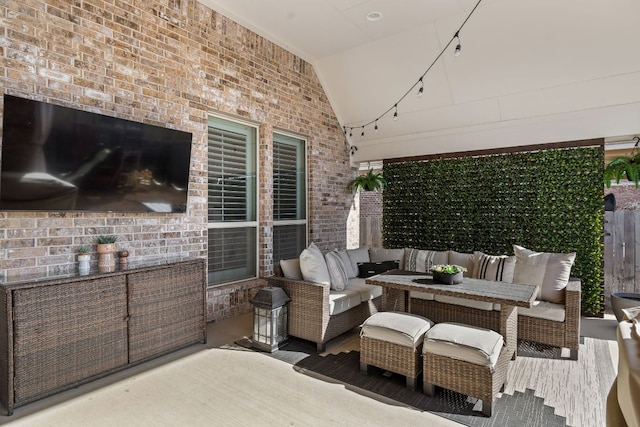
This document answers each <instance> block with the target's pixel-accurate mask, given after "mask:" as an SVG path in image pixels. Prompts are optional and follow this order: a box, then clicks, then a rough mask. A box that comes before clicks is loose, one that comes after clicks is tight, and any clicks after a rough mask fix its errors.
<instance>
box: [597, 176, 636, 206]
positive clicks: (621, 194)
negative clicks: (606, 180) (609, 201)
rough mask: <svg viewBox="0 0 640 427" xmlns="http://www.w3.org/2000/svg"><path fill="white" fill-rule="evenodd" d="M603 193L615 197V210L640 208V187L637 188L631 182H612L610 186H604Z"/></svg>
mask: <svg viewBox="0 0 640 427" xmlns="http://www.w3.org/2000/svg"><path fill="white" fill-rule="evenodd" d="M604 194H605V196H606V195H607V194H613V195H614V196H615V197H616V209H617V210H632V211H637V210H640V188H638V189H637V188H636V186H635V185H633V184H629V183H625V184H622V183H621V184H620V185H615V184H614V185H612V186H611V188H605V189H604Z"/></svg>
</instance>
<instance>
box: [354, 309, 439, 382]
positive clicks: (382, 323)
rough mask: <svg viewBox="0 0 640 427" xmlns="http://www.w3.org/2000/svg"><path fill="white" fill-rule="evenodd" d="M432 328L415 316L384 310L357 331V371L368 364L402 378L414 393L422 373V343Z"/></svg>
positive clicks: (430, 323) (365, 370)
mask: <svg viewBox="0 0 640 427" xmlns="http://www.w3.org/2000/svg"><path fill="white" fill-rule="evenodd" d="M431 325H433V322H431V321H430V320H429V319H425V318H424V317H421V316H417V315H415V314H408V313H397V312H391V311H385V312H380V313H376V314H374V315H373V316H371V317H369V318H368V319H367V320H366V321H365V322H364V323H363V324H362V329H361V331H360V371H361V372H362V373H364V374H367V373H368V369H369V365H372V366H376V367H378V368H382V369H384V370H387V371H391V372H395V373H396V374H400V375H404V376H405V377H406V380H407V388H409V389H411V390H415V388H416V380H417V379H418V378H419V376H420V372H422V356H421V350H422V341H423V339H424V334H425V332H427V331H428V330H429V328H430V327H431Z"/></svg>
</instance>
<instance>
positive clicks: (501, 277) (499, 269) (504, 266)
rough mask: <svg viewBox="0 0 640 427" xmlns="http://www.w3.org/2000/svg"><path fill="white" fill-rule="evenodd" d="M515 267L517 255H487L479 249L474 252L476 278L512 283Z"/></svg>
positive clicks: (474, 274) (474, 275)
mask: <svg viewBox="0 0 640 427" xmlns="http://www.w3.org/2000/svg"><path fill="white" fill-rule="evenodd" d="M515 267H516V257H515V256H507V255H498V256H496V255H487V254H485V253H482V252H478V251H476V252H474V253H473V275H472V277H475V278H476V279H484V280H495V281H497V282H506V283H512V282H513V272H514V270H515Z"/></svg>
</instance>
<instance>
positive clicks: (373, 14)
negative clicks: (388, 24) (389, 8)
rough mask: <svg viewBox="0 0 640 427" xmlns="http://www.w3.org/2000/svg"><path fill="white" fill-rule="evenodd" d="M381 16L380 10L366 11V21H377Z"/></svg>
mask: <svg viewBox="0 0 640 427" xmlns="http://www.w3.org/2000/svg"><path fill="white" fill-rule="evenodd" d="M380 18H382V14H381V13H380V12H369V13H367V20H368V21H379V20H380Z"/></svg>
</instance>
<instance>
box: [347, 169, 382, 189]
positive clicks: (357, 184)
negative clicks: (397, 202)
mask: <svg viewBox="0 0 640 427" xmlns="http://www.w3.org/2000/svg"><path fill="white" fill-rule="evenodd" d="M386 186H387V180H386V179H385V178H384V176H382V172H378V173H374V172H373V169H369V171H368V172H367V173H366V174H364V175H358V176H357V177H356V179H354V180H353V181H351V182H350V183H349V189H351V191H358V190H360V189H362V190H364V191H376V190H384V189H385V188H386Z"/></svg>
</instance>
